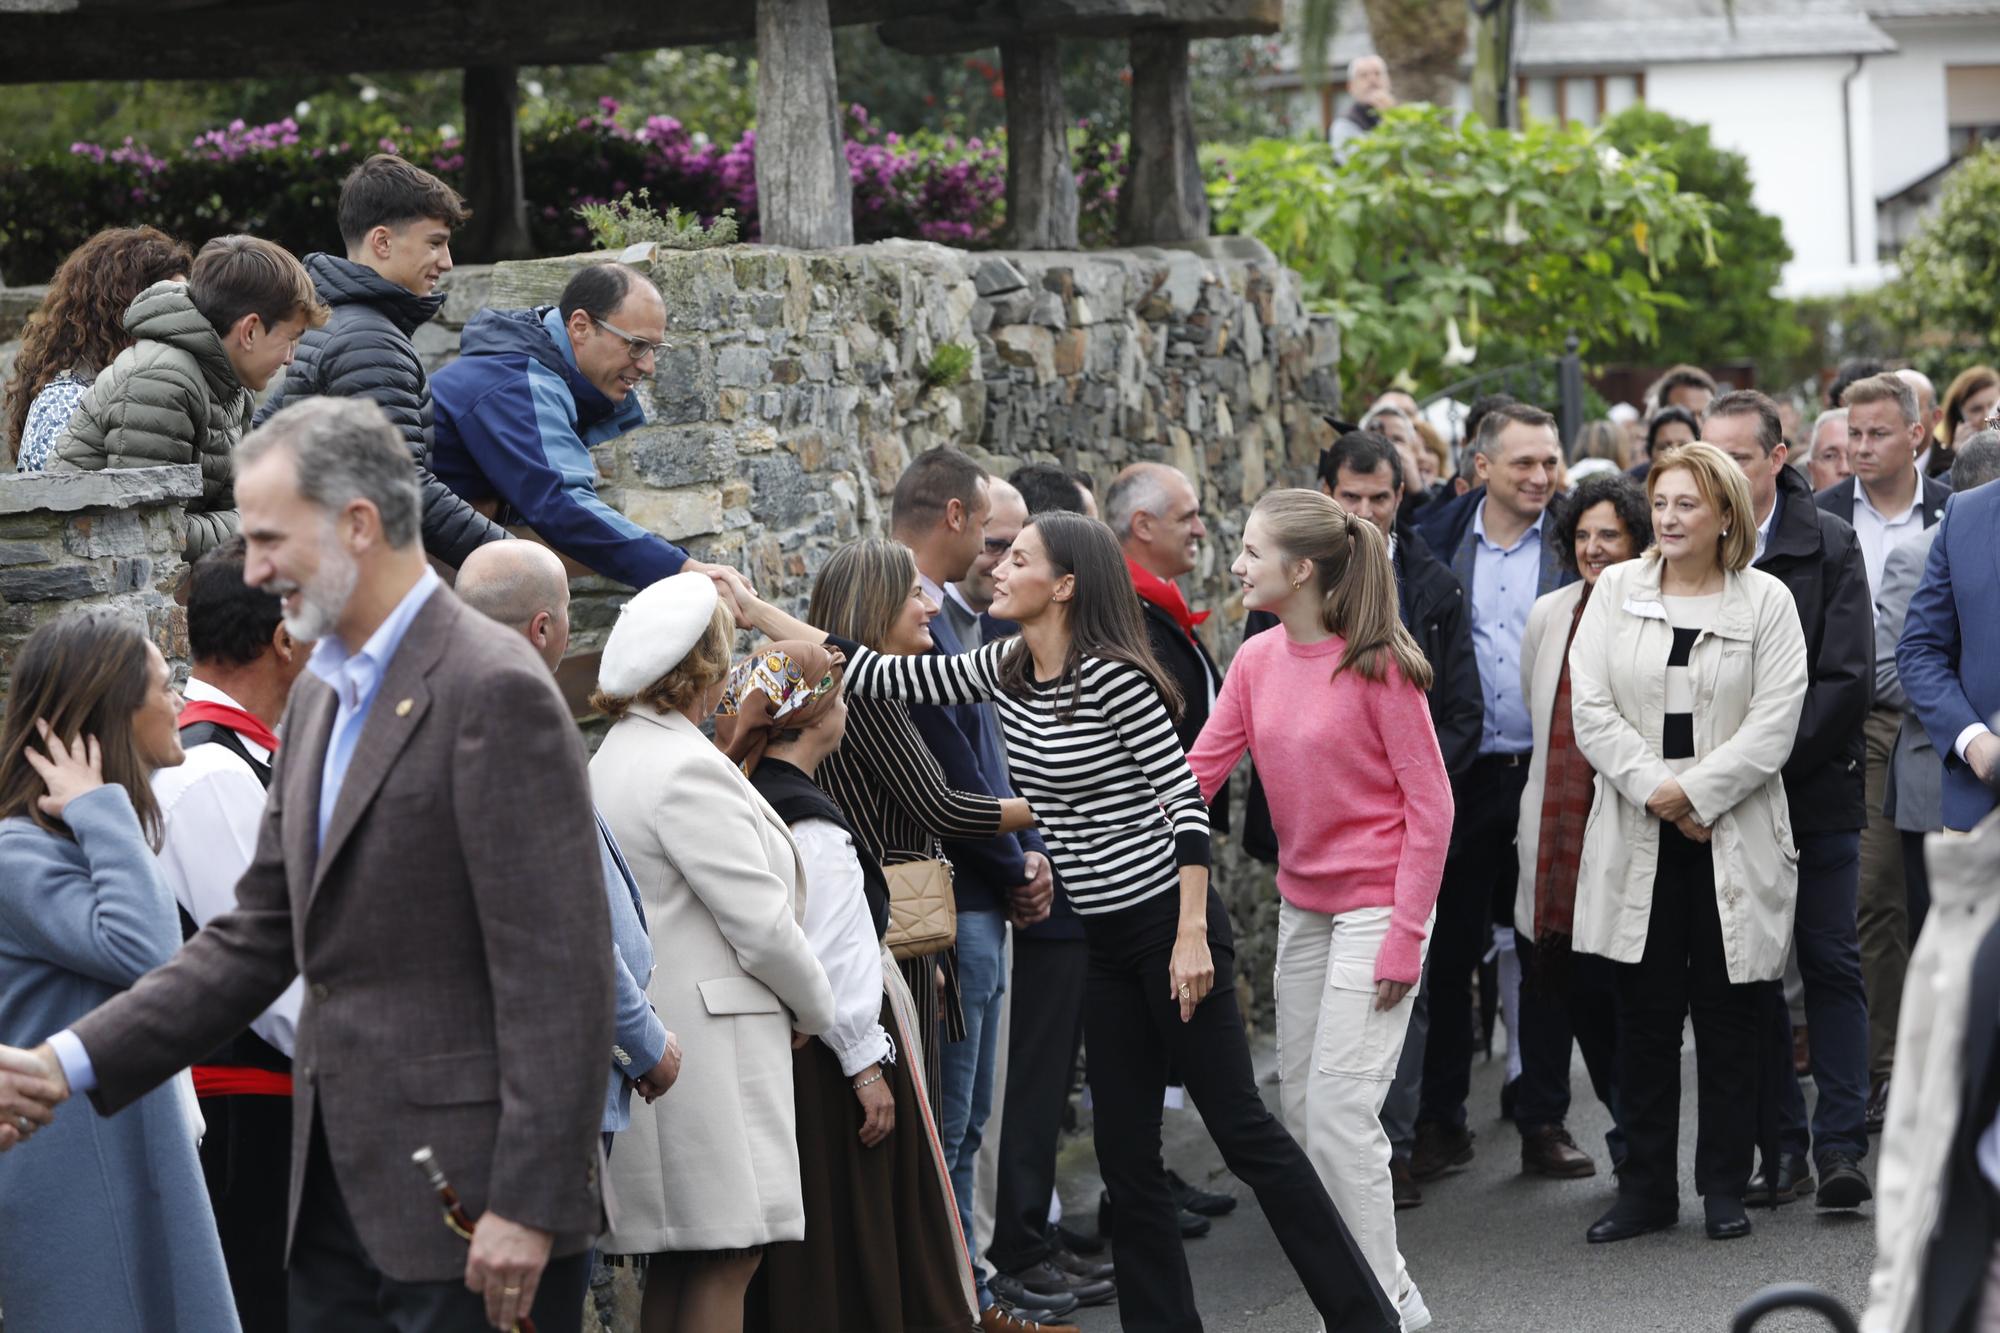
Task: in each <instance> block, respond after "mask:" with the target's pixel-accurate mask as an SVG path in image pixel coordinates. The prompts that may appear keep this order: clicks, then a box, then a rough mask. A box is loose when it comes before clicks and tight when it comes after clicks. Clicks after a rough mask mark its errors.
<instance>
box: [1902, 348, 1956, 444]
mask: <svg viewBox="0 0 2000 1333" xmlns="http://www.w3.org/2000/svg"><path fill="white" fill-rule="evenodd" d="M1896 378H1897V379H1899V380H1901V381H1903V383H1905V384H1907V385H1909V386H1910V387H1911V388H1912V389H1915V390H1916V391H1917V420H1918V421H1921V422H1922V423H1923V426H1924V448H1926V449H1928V448H1929V447H1930V445H1931V440H1932V438H1933V437H1934V436H1935V434H1936V432H1937V426H1938V422H1940V421H1942V420H1943V419H1944V413H1943V412H1942V411H1941V410H1939V408H1938V399H1937V385H1935V384H1932V383H1931V377H1930V376H1928V375H1926V374H1924V372H1923V371H1921V370H1911V369H1909V368H1908V367H1905V368H1903V369H1902V370H1899V371H1897V372H1896Z"/></svg>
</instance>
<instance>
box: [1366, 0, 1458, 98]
mask: <svg viewBox="0 0 2000 1333" xmlns="http://www.w3.org/2000/svg"><path fill="white" fill-rule="evenodd" d="M1363 7H1364V8H1365V9H1366V10H1367V11H1368V35H1369V36H1370V37H1371V38H1373V39H1374V42H1375V54H1376V55H1379V56H1381V57H1382V59H1383V61H1384V62H1386V63H1387V64H1388V66H1389V78H1390V80H1391V82H1392V85H1393V86H1394V88H1395V90H1396V98H1397V100H1398V101H1402V102H1429V103H1431V104H1432V105H1433V106H1450V105H1451V102H1452V94H1453V92H1454V91H1455V90H1456V88H1457V87H1458V70H1459V62H1460V61H1461V60H1463V59H1464V58H1465V37H1466V29H1467V25H1468V24H1469V22H1470V17H1471V16H1470V15H1469V14H1468V13H1467V10H1466V4H1465V0H1363Z"/></svg>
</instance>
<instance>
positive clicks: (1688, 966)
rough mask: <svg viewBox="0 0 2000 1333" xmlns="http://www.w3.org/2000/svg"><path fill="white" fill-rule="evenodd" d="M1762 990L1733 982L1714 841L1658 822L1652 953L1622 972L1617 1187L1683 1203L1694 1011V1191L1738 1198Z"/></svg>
mask: <svg viewBox="0 0 2000 1333" xmlns="http://www.w3.org/2000/svg"><path fill="white" fill-rule="evenodd" d="M1768 991H1769V987H1768V985H1767V984H1764V985H1760V984H1754V983H1753V984H1746V985H1732V984H1731V983H1730V981H1729V971H1728V964H1727V963H1726V962H1725V961H1724V958H1723V953H1722V919H1721V916H1720V914H1719V912H1718V911H1717V908H1716V901H1715V863H1714V861H1713V860H1712V859H1711V853H1710V849H1709V847H1708V845H1706V844H1702V843H1696V842H1692V841H1690V840H1689V839H1687V838H1685V837H1683V836H1681V833H1680V830H1678V829H1676V828H1675V827H1674V826H1673V825H1671V824H1664V823H1663V824H1662V825H1661V826H1660V859H1659V868H1658V870H1657V872H1656V873H1655V877H1654V880H1653V910H1652V915H1651V917H1650V918H1649V920H1648V922H1647V927H1646V951H1645V954H1644V955H1643V956H1642V957H1641V958H1640V960H1639V961H1638V962H1636V963H1624V964H1620V965H1618V1005H1619V1014H1620V1018H1621V1021H1622V1023H1623V1027H1622V1030H1621V1031H1620V1032H1619V1034H1618V1039H1619V1040H1618V1057H1619V1058H1618V1107H1619V1112H1620V1115H1621V1117H1622V1119H1623V1121H1624V1127H1625V1136H1626V1139H1627V1141H1628V1142H1629V1144H1630V1149H1629V1151H1628V1152H1627V1154H1626V1157H1625V1166H1624V1169H1623V1170H1622V1171H1621V1172H1620V1173H1619V1192H1620V1194H1621V1195H1622V1196H1623V1197H1624V1198H1625V1199H1626V1200H1628V1201H1629V1202H1632V1203H1634V1204H1637V1205H1639V1206H1641V1207H1643V1208H1646V1209H1647V1210H1649V1211H1659V1212H1668V1211H1672V1210H1673V1209H1674V1208H1675V1207H1676V1206H1677V1204H1678V1202H1679V1199H1680V1179H1679V1170H1680V1168H1679V1147H1680V1108H1681V1028H1682V1025H1683V1024H1684V1023H1685V1022H1686V1020H1687V1017H1688V1015H1689V1013H1690V1012H1692V1014H1693V1015H1694V1041H1695V1073H1696V1080H1697V1093H1696V1098H1697V1101H1696V1105H1697V1115H1698V1117H1699V1119H1698V1120H1697V1122H1696V1125H1697V1127H1696V1133H1695V1151H1694V1183H1695V1188H1696V1189H1697V1190H1699V1191H1700V1192H1701V1193H1702V1195H1703V1196H1718V1197H1725V1198H1741V1197H1742V1196H1743V1191H1744V1188H1745V1187H1746V1186H1747V1185H1748V1184H1749V1181H1750V1158H1751V1152H1752V1147H1753V1144H1754V1142H1755V1139H1756V1134H1757V1074H1758V1068H1757V1060H1758V1055H1759V1050H1760V1043H1759V1039H1758V1038H1759V1034H1760V1033H1761V1032H1763V1031H1764V1028H1763V1026H1762V1024H1763V1020H1764V1019H1765V1018H1766V1017H1768V1010H1767V1009H1766V1008H1765V1007H1764V1002H1765V998H1766V996H1767V994H1768Z"/></svg>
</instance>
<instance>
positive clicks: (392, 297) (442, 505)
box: [256, 153, 507, 569]
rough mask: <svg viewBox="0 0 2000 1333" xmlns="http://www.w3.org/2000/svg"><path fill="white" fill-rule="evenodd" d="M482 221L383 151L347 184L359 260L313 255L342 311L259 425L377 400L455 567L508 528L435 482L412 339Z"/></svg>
mask: <svg viewBox="0 0 2000 1333" xmlns="http://www.w3.org/2000/svg"><path fill="white" fill-rule="evenodd" d="M469 216H471V215H470V213H469V212H468V210H467V209H466V207H465V201H464V200H463V199H461V198H460V197H459V194H458V191H456V190H454V189H452V188H451V186H449V185H447V184H445V183H444V182H443V181H441V180H439V179H438V178H437V177H436V176H433V175H432V174H431V173H430V172H428V171H425V170H423V169H422V168H421V167H415V166H412V165H410V164H409V163H408V162H405V161H404V160H403V159H402V158H400V157H396V156H393V155H392V154H389V153H377V154H376V155H375V156H373V157H371V158H369V159H368V160H367V161H366V162H363V163H362V164H361V165H360V166H358V167H356V168H355V169H354V170H353V171H352V172H350V173H349V174H348V177H347V179H346V180H345V181H343V182H342V183H341V187H340V237H341V240H342V241H343V242H344V243H345V244H346V246H347V257H346V258H345V259H342V258H340V257H339V256H337V255H330V254H323V253H316V254H310V255H307V256H306V261H305V263H306V271H307V272H308V273H310V274H311V275H312V280H313V285H314V286H315V287H316V288H317V289H318V291H319V297H320V300H322V301H324V302H326V304H327V305H329V306H331V307H332V308H333V318H332V319H330V320H329V321H327V324H326V326H325V327H324V328H319V329H313V330H310V331H309V332H308V333H307V334H306V336H305V338H304V339H303V340H301V342H300V343H299V349H298V353H297V356H296V358H295V359H294V360H293V362H292V366H291V369H290V370H289V371H288V372H287V373H286V375H285V378H284V381H283V382H282V383H281V384H280V385H279V386H278V389H277V391H276V392H275V393H273V394H272V395H271V398H270V401H268V402H267V403H265V404H264V406H263V407H262V408H261V409H260V410H259V411H258V413H257V418H256V419H257V422H258V424H260V425H261V424H262V423H263V421H264V420H265V418H267V417H269V416H271V415H272V414H273V413H275V412H277V411H278V410H279V409H280V408H282V407H284V406H285V405H286V404H287V403H292V402H296V401H298V400H299V399H301V398H310V397H312V396H314V395H315V394H327V395H330V396H332V397H335V398H368V399H372V400H373V401H374V402H376V403H378V404H380V405H381V407H382V410H383V411H385V412H387V413H388V414H389V420H390V421H392V422H394V423H395V424H396V428H397V429H398V430H400V431H402V433H403V439H404V442H405V443H407V444H408V445H409V447H410V457H411V460H412V462H413V463H414V464H415V465H416V469H417V478H418V482H419V484H420V485H421V486H422V488H423V496H424V519H423V535H424V550H425V551H427V552H428V553H430V554H431V555H432V556H434V557H436V558H437V559H438V560H441V561H443V562H444V563H445V564H447V565H450V566H452V567H453V568H454V569H455V568H457V567H458V566H459V565H460V564H462V563H463V562H464V560H465V557H466V556H468V555H470V554H472V551H473V549H474V548H475V547H478V546H481V545H483V544H485V543H486V542H490V541H499V540H502V539H504V538H505V537H506V536H507V532H506V530H505V529H504V528H502V527H500V526H499V525H498V524H496V523H494V522H493V521H492V520H491V519H488V518H486V517H485V516H483V515H482V514H480V512H479V511H478V510H476V509H474V508H473V507H472V506H471V505H469V504H467V503H466V502H465V501H464V500H462V499H460V498H459V497H458V496H457V495H454V494H453V493H452V491H451V489H450V488H449V487H447V486H446V485H445V484H444V483H443V482H441V481H439V480H438V479H437V478H436V477H435V476H433V475H431V470H430V449H431V386H430V379H429V377H428V376H427V375H425V373H424V366H423V362H422V361H421V360H420V359H419V358H418V356H417V351H416V348H415V347H413V346H411V344H410V335H411V334H413V333H414V332H416V330H417V329H418V328H419V327H420V326H422V325H423V324H424V323H426V322H427V321H429V320H430V319H431V318H432V317H434V316H435V315H436V314H437V312H438V310H439V309H440V308H441V307H442V306H443V305H444V296H443V294H442V293H439V292H437V291H436V288H437V285H438V281H439V280H440V279H441V278H443V277H444V275H445V274H446V273H449V272H450V271H451V232H452V228H453V227H456V226H458V225H459V224H460V223H462V222H464V221H465V220H466V218H467V217H469Z"/></svg>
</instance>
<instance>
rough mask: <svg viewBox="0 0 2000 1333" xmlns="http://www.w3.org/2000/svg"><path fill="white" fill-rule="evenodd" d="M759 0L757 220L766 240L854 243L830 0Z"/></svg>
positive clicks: (817, 245) (802, 244) (804, 244)
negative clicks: (828, 14)
mask: <svg viewBox="0 0 2000 1333" xmlns="http://www.w3.org/2000/svg"><path fill="white" fill-rule="evenodd" d="M756 3H757V218H758V226H759V228H760V238H761V239H762V240H763V242H764V244H766V245H789V246H796V247H797V248H799V249H802V250H808V249H823V248H826V247H829V246H836V245H852V244H854V186H853V182H852V180H851V179H850V178H849V177H848V174H847V152H846V149H845V146H844V145H845V142H846V139H845V136H844V135H843V134H842V133H841V125H840V102H839V97H838V95H837V92H836V89H835V86H834V71H833V27H832V25H831V24H830V23H829V22H828V18H827V0H756Z"/></svg>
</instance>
